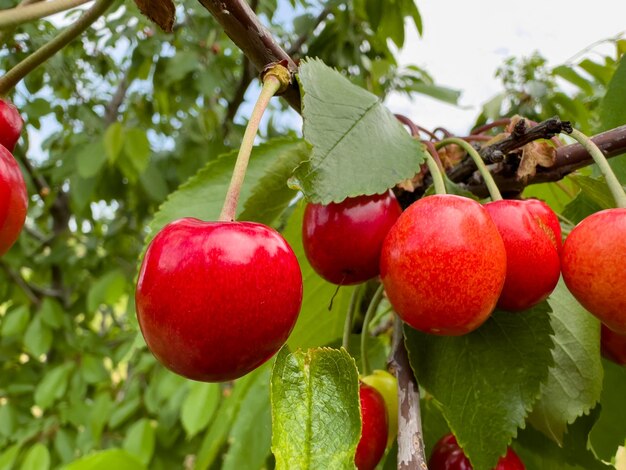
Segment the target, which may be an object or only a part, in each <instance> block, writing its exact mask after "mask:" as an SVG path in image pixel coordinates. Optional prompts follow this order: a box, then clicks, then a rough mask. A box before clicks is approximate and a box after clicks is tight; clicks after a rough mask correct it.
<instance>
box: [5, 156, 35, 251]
mask: <svg viewBox="0 0 626 470" xmlns="http://www.w3.org/2000/svg"><path fill="white" fill-rule="evenodd" d="M27 210H28V192H27V191H26V184H25V183H24V177H23V176H22V172H21V170H20V167H19V165H18V164H17V162H16V161H15V158H13V155H11V152H9V151H8V150H7V149H6V148H4V147H3V146H1V145H0V256H2V255H3V254H5V253H6V252H7V251H9V248H11V246H13V244H14V243H15V241H16V240H17V237H18V236H19V235H20V232H21V231H22V227H23V226H24V220H26V212H27Z"/></svg>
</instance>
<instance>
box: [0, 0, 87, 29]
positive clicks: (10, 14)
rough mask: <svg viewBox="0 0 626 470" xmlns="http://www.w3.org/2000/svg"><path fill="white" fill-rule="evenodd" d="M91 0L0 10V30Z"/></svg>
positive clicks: (60, 0)
mask: <svg viewBox="0 0 626 470" xmlns="http://www.w3.org/2000/svg"><path fill="white" fill-rule="evenodd" d="M90 1H91V0H50V1H47V2H37V3H33V4H30V5H24V4H23V3H22V4H20V5H18V6H16V7H15V8H10V9H8V10H0V28H7V27H13V26H17V25H19V24H21V23H26V22H27V21H32V20H38V19H41V18H45V17H46V16H50V15H54V14H55V13H60V12H62V11H65V10H69V9H71V8H75V7H77V6H80V5H82V4H84V3H87V2H90Z"/></svg>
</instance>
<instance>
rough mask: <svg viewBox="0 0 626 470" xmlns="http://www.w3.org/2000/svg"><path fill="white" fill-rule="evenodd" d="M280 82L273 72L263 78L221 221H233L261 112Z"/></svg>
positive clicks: (261, 115) (265, 107) (278, 87)
mask: <svg viewBox="0 0 626 470" xmlns="http://www.w3.org/2000/svg"><path fill="white" fill-rule="evenodd" d="M281 87H282V83H281V81H280V80H279V78H278V77H277V76H276V75H274V74H267V75H266V76H265V77H264V79H263V88H262V89H261V94H260V95H259V99H258V100H257V102H256V104H255V105H254V109H253V110H252V114H251V116H250V120H249V121H248V125H247V126H246V131H245V133H244V135H243V140H242V141H241V147H240V148H239V154H238V155H237V161H236V163H235V169H234V170H233V176H232V178H231V180H230V185H229V186H228V191H227V192H226V200H225V201H224V206H223V207H222V213H221V214H220V218H219V220H221V221H224V222H226V221H233V220H235V216H236V213H237V203H238V202H239V193H241V186H242V185H243V180H244V178H245V176H246V169H247V168H248V162H249V161H250V154H251V153H252V148H253V147H254V139H255V138H256V135H257V132H258V130H259V125H260V124H261V118H262V117H263V113H264V112H265V110H266V109H267V106H268V105H269V102H270V100H271V99H272V97H273V96H274V95H275V94H276V93H277V92H278V91H279V90H280V89H281Z"/></svg>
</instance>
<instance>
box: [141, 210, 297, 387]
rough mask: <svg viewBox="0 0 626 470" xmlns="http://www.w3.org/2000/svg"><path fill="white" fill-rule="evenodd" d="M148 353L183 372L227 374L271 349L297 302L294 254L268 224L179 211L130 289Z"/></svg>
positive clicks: (248, 366) (246, 368) (259, 360)
mask: <svg viewBox="0 0 626 470" xmlns="http://www.w3.org/2000/svg"><path fill="white" fill-rule="evenodd" d="M135 301H136V306H137V317H138V319H139V326H140V327H141V331H142V333H143V335H144V338H145V339H146V343H147V344H148V347H149V348H150V350H151V351H152V353H153V354H154V355H155V356H156V357H157V358H158V359H159V361H161V362H162V363H163V364H164V365H165V366H166V367H167V368H169V369H170V370H172V371H174V372H176V373H177V374H180V375H182V376H184V377H187V378H190V379H193V380H200V381H207V382H217V381H226V380H233V379H236V378H238V377H241V376H243V375H245V374H247V373H248V372H250V371H252V370H253V369H255V368H257V367H258V366H260V365H261V364H263V363H264V362H265V361H267V360H268V359H269V358H270V357H272V356H273V355H274V353H276V352H277V351H278V349H280V347H281V346H282V345H283V344H284V343H285V341H286V340H287V338H288V336H289V334H290V333H291V330H292V329H293V327H294V325H295V323H296V320H297V318H298V313H299V311H300V306H301V303H302V274H301V272H300V266H299V265H298V260H297V259H296V256H295V255H294V253H293V251H292V250H291V248H290V247H289V245H288V244H287V242H286V241H285V239H284V238H283V237H282V236H281V235H280V234H279V233H278V232H276V231H275V230H273V229H271V228H269V227H267V226H265V225H261V224H257V223H253V222H203V221H200V220H197V219H192V218H185V219H181V220H178V221H176V222H172V223H170V224H169V225H167V226H166V227H165V228H163V229H162V230H161V231H160V232H159V233H158V234H157V235H156V236H155V237H154V239H153V240H152V242H151V243H150V246H149V247H148V250H147V251H146V255H145V257H144V260H143V263H142V265H141V270H140V273H139V281H138V283H137V291H136V295H135Z"/></svg>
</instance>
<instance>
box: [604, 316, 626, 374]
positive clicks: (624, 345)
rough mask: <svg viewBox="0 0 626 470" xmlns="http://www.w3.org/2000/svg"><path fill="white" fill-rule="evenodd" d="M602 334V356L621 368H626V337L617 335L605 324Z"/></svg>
mask: <svg viewBox="0 0 626 470" xmlns="http://www.w3.org/2000/svg"><path fill="white" fill-rule="evenodd" d="M600 332H601V336H600V337H601V340H600V346H601V350H602V355H603V356H604V357H605V358H606V359H608V360H610V361H613V362H615V363H616V364H619V365H620V366H626V335H620V334H619V333H615V332H614V331H613V330H611V329H610V328H609V327H607V326H606V325H604V324H602V325H601V330H600Z"/></svg>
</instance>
